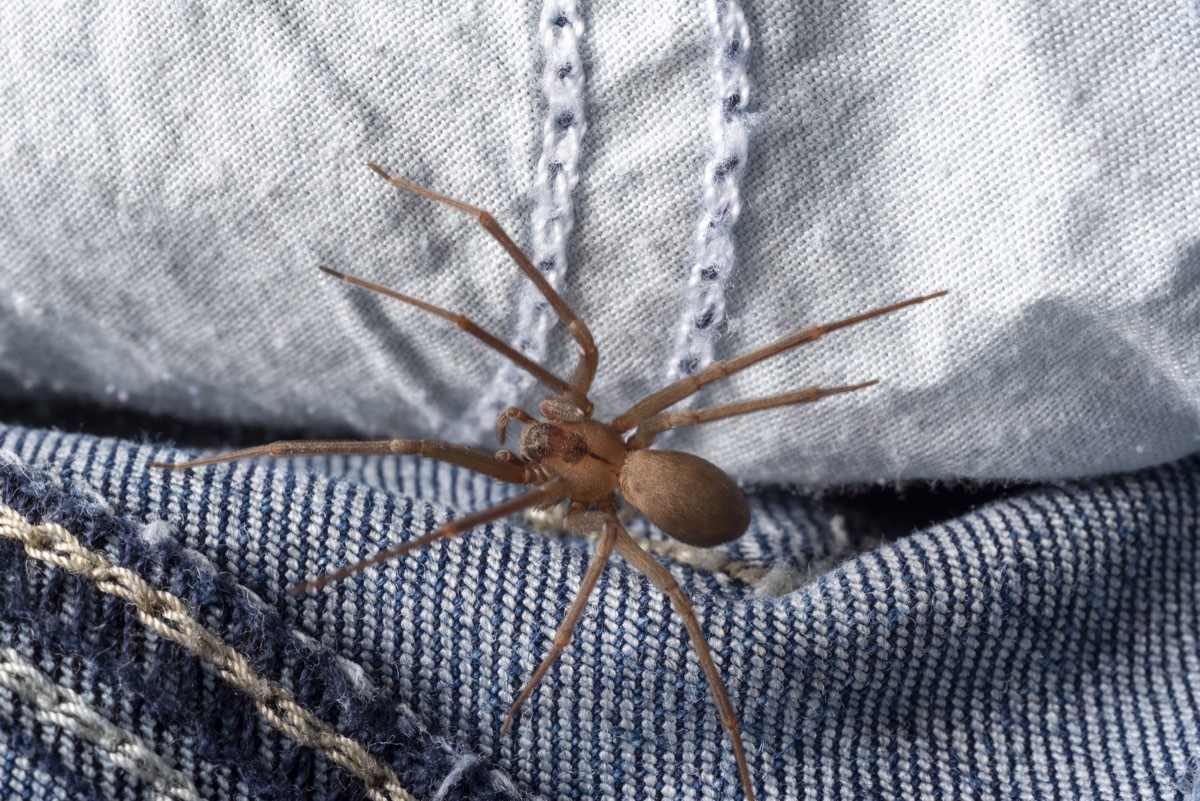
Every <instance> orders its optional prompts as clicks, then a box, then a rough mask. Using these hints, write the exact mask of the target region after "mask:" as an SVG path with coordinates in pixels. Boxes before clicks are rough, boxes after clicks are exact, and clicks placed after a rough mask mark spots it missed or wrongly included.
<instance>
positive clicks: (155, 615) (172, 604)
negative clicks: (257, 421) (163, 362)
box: [0, 504, 415, 801]
mask: <svg viewBox="0 0 1200 801" xmlns="http://www.w3.org/2000/svg"><path fill="white" fill-rule="evenodd" d="M0 537H4V538H6V539H11V540H16V541H18V542H20V543H21V544H22V545H23V546H24V548H25V553H26V554H27V555H28V556H29V557H30V558H31V559H36V560H38V561H41V562H45V563H47V564H50V565H54V566H55V567H58V568H60V569H62V570H65V571H67V572H68V573H71V574H73V575H76V576H80V577H82V578H85V579H88V580H89V581H91V582H92V583H93V584H95V585H96V587H97V588H98V589H99V590H100V591H101V592H105V593H108V594H109V595H113V596H116V597H118V598H121V599H123V600H125V601H128V602H129V603H130V604H132V605H133V608H134V612H135V614H136V615H137V617H138V619H140V620H141V621H142V623H144V624H145V625H146V626H147V627H148V628H150V629H151V630H153V631H154V632H156V633H158V634H159V635H160V636H162V637H164V638H165V639H168V640H170V641H172V642H174V643H177V644H179V645H181V646H183V647H184V648H185V649H187V650H188V651H189V652H190V653H192V654H193V655H195V656H197V657H198V658H200V659H203V660H204V661H206V662H208V663H209V664H211V665H212V666H213V667H214V668H216V671H217V675H219V676H220V677H221V678H223V679H225V680H226V681H228V682H229V683H230V684H232V685H233V686H235V687H237V688H238V689H239V690H241V691H243V692H244V693H246V694H247V695H249V696H250V699H251V700H252V701H253V702H254V705H255V707H257V708H258V711H259V714H261V715H262V716H263V718H264V719H265V720H266V721H267V722H268V723H270V724H271V725H272V726H274V727H275V728H276V729H278V730H279V731H281V732H282V733H283V734H285V735H287V736H289V737H291V738H292V739H293V740H295V741H296V742H298V743H299V744H301V745H304V746H308V747H310V748H315V749H318V750H320V751H322V752H324V753H325V755H326V756H327V757H328V758H329V759H330V761H332V762H334V763H335V764H338V765H340V766H342V767H343V768H345V769H346V770H347V771H349V772H350V773H352V774H354V775H355V776H357V777H358V778H359V779H361V780H362V782H363V783H364V784H365V785H366V789H367V794H368V795H369V796H370V797H371V798H373V799H378V801H389V799H396V800H398V801H415V799H414V797H413V796H412V795H410V794H409V793H408V792H407V791H406V790H405V789H404V788H403V787H402V786H401V785H400V781H399V779H397V778H396V775H395V774H394V773H393V772H392V770H391V768H389V767H388V766H387V765H385V764H383V763H382V762H380V761H379V760H377V759H375V758H374V757H373V756H371V755H370V753H368V752H367V750H366V749H365V748H363V746H361V745H360V744H359V743H357V742H355V741H354V740H352V739H350V738H349V737H346V736H345V735H343V734H339V733H338V732H337V731H335V730H334V729H333V728H331V727H330V726H329V725H328V724H326V723H325V722H324V721H322V720H321V719H320V718H318V717H317V716H316V715H314V714H313V713H312V712H310V711H308V710H307V709H305V708H303V707H302V706H300V705H299V704H298V703H296V701H295V699H294V698H293V697H292V695H291V693H289V692H288V691H287V690H285V689H284V688H283V687H281V686H279V685H277V684H275V683H273V682H270V681H267V680H266V679H264V678H263V677H262V676H260V675H258V673H257V672H255V670H254V669H253V667H252V666H251V665H250V662H249V660H248V659H247V658H246V657H245V656H243V655H242V654H241V653H239V652H238V651H236V650H234V649H233V648H231V647H230V646H228V645H226V644H225V643H224V642H223V641H222V640H221V639H220V638H219V637H217V636H216V635H215V634H213V633H212V632H210V631H208V630H207V629H205V628H204V627H203V626H202V625H200V624H199V623H198V622H197V621H196V620H194V619H193V618H192V617H191V615H190V614H189V612H188V610H187V607H186V606H184V604H183V602H182V601H181V600H180V599H179V598H177V597H176V596H174V595H172V594H170V593H168V592H164V591H163V590H159V589H157V588H155V587H153V586H151V585H150V584H149V583H147V582H146V581H145V579H143V578H142V577H141V576H139V575H138V574H137V573H135V572H133V571H132V570H130V569H128V568H125V567H121V566H120V565H116V564H113V563H112V562H110V561H108V559H107V558H105V557H104V556H103V555H101V554H99V553H97V552H95V551H92V550H89V549H88V548H87V547H86V546H84V545H83V544H82V543H81V542H79V540H78V539H76V538H75V536H74V535H73V534H71V532H69V531H67V529H65V528H63V527H62V526H60V525H58V524H57V523H42V524H40V525H34V524H33V523H31V522H30V521H29V520H27V519H25V517H23V516H22V515H21V514H20V513H19V512H17V511H16V510H15V509H12V508H11V507H9V506H6V505H4V504H0Z"/></svg>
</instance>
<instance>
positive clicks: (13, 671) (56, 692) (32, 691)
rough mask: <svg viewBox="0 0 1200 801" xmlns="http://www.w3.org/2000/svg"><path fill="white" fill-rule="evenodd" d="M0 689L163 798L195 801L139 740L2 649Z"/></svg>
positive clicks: (182, 779)
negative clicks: (92, 746) (92, 747)
mask: <svg viewBox="0 0 1200 801" xmlns="http://www.w3.org/2000/svg"><path fill="white" fill-rule="evenodd" d="M0 686H3V687H7V688H9V689H10V690H12V691H13V692H14V693H16V694H17V696H19V697H20V698H21V699H22V700H24V701H25V702H26V703H28V704H29V705H30V706H31V707H32V708H33V712H34V714H35V715H36V716H37V717H38V718H39V719H40V720H42V721H43V722H45V723H48V724H50V725H51V726H54V727H57V728H59V729H63V730H65V731H68V732H70V733H71V734H74V735H75V736H77V737H79V738H81V739H83V740H87V741H88V742H91V743H94V744H95V745H97V746H99V747H100V749H101V751H102V752H103V754H104V755H105V756H106V757H107V758H108V759H109V761H111V762H112V763H113V764H114V765H116V766H117V767H119V768H122V769H123V770H125V771H127V772H129V773H132V774H134V775H135V776H138V777H140V778H141V779H143V780H145V781H147V782H149V783H150V784H151V785H153V787H154V789H155V790H156V791H157V793H158V794H159V795H160V796H162V797H163V798H171V799H178V801H192V800H193V799H195V801H199V798H200V796H199V794H198V793H197V792H196V788H195V786H194V785H193V784H192V782H191V781H190V780H189V779H188V778H187V777H186V776H184V775H183V774H182V773H180V772H179V771H178V770H175V768H173V767H171V766H170V765H169V764H167V762H166V760H164V759H163V758H162V757H161V756H159V755H158V754H157V753H155V751H154V750H153V749H152V748H150V747H149V746H148V745H146V743H145V741H144V740H142V738H141V737H138V736H137V735H136V734H134V733H133V732H131V731H128V730H127V729H123V728H121V727H120V726H118V725H117V724H115V723H113V722H112V721H110V720H108V719H107V718H105V717H104V716H103V715H101V714H100V713H99V712H98V711H97V710H96V709H95V708H93V707H92V705H91V704H89V703H88V701H87V699H85V698H84V697H83V696H82V695H80V694H79V693H77V692H75V691H74V690H72V689H70V688H68V687H63V686H61V685H59V684H56V683H55V682H54V680H53V679H52V678H50V677H49V676H47V675H46V674H45V673H43V672H42V671H41V670H39V669H38V668H37V667H35V666H34V665H33V664H31V663H30V662H28V661H26V660H25V658H24V657H22V656H21V654H20V653H19V652H17V651H16V650H14V649H12V648H7V647H0Z"/></svg>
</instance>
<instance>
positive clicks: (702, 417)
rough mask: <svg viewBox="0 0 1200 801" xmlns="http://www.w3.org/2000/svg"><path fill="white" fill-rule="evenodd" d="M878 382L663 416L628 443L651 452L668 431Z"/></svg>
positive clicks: (649, 421)
mask: <svg viewBox="0 0 1200 801" xmlns="http://www.w3.org/2000/svg"><path fill="white" fill-rule="evenodd" d="M878 383H879V382H878V381H864V382H863V383H861V384H852V385H850V386H845V387H809V388H808V389H798V390H796V391H795V392H785V393H784V394H782V395H771V396H769V397H766V398H754V399H752V400H744V401H738V402H736V403H728V404H725V405H724V406H713V407H710V408H708V409H680V410H678V411H674V412H659V413H658V414H656V415H654V416H653V417H651V418H649V419H647V420H645V421H643V422H642V423H641V425H639V426H638V427H637V431H635V432H634V433H633V436H632V437H630V439H629V442H628V443H627V444H628V445H629V447H631V448H649V447H650V446H651V445H653V444H654V440H655V439H656V438H657V437H658V435H659V434H661V433H662V432H664V431H667V430H669V429H672V428H683V427H684V426H694V425H699V424H700V423H711V422H712V421H713V420H724V419H726V418H729V417H740V416H741V415H743V414H751V413H752V412H761V411H763V410H765V409H776V408H778V407H780V406H796V405H798V404H801V403H816V402H817V401H819V400H822V399H823V398H828V397H829V396H831V395H841V394H842V393H845V392H854V391H856V390H859V389H866V388H867V387H873V386H875V385H876V384H878Z"/></svg>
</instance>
